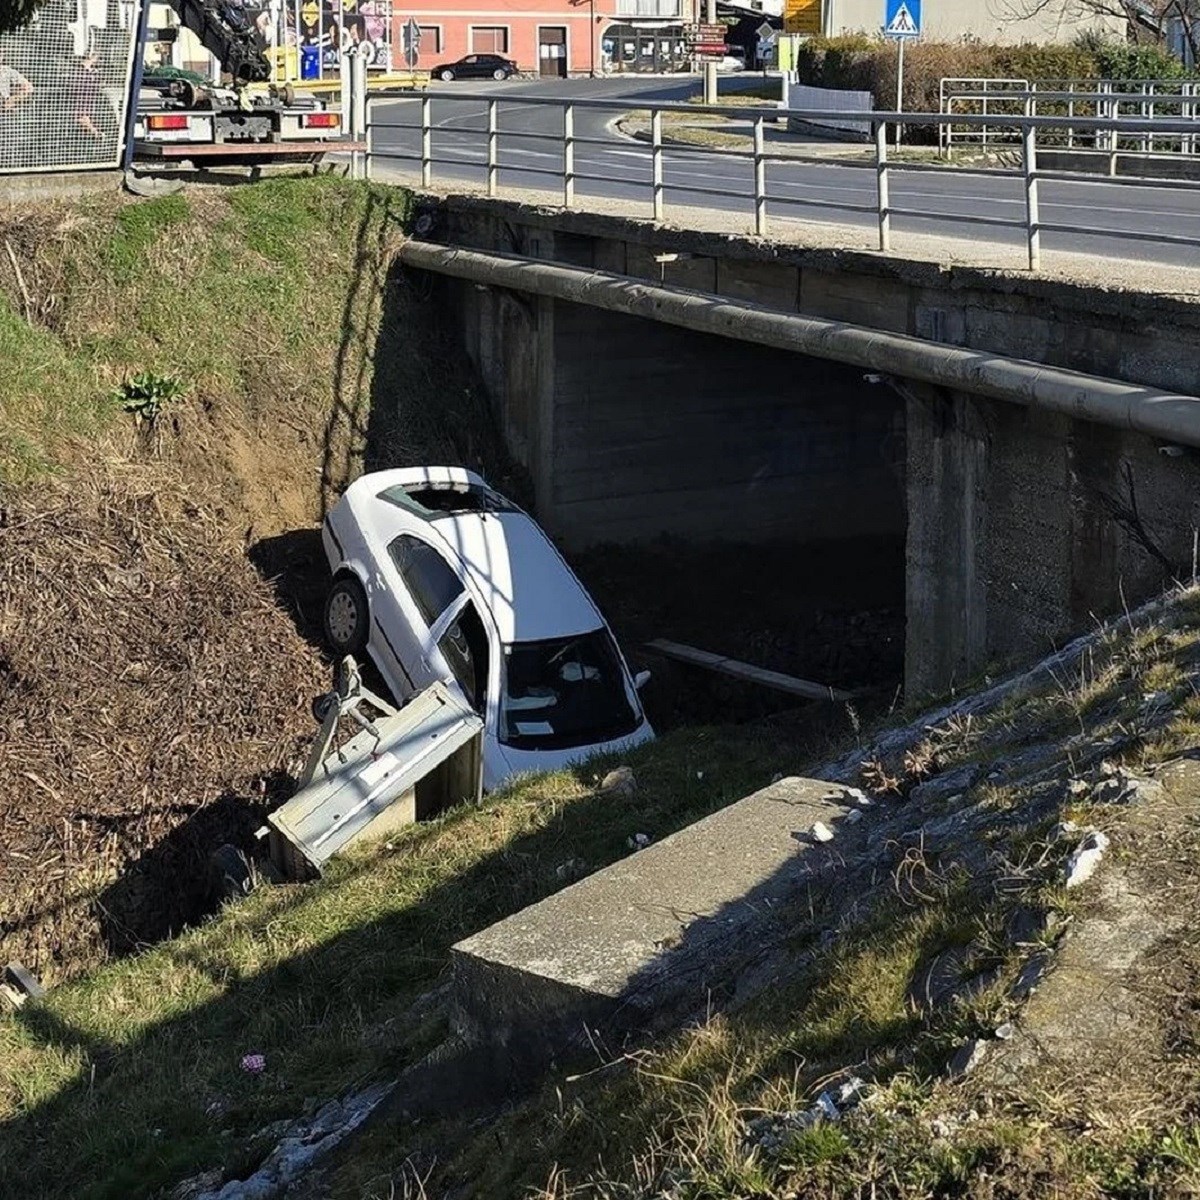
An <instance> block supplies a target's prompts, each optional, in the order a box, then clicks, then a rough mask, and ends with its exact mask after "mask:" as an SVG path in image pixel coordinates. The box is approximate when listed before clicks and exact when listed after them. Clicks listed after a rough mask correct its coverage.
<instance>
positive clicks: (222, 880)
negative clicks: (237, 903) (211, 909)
mask: <svg viewBox="0 0 1200 1200" xmlns="http://www.w3.org/2000/svg"><path fill="white" fill-rule="evenodd" d="M208 861H209V867H210V869H211V871H212V879H213V889H214V891H215V892H216V894H217V897H218V898H219V899H220V900H222V901H227V900H238V899H240V898H241V897H242V896H248V895H250V893H251V892H252V891H253V890H254V884H255V882H256V877H255V872H254V866H253V864H252V863H251V862H250V859H249V858H248V857H247V856H246V854H245V853H244V852H243V851H241V850H239V849H238V848H237V847H236V846H231V845H230V844H229V843H228V842H226V843H225V845H223V846H218V847H217V849H216V850H214V851H213V852H212V855H211V857H210V858H209V860H208Z"/></svg>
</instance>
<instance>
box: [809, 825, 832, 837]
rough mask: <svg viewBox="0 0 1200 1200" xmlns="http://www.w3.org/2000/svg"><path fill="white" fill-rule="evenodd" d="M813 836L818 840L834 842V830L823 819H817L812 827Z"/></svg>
mask: <svg viewBox="0 0 1200 1200" xmlns="http://www.w3.org/2000/svg"><path fill="white" fill-rule="evenodd" d="M812 836H813V838H814V840H815V841H818V842H832V841H833V830H832V829H830V828H829V826H828V825H826V824H825V823H824V822H822V821H817V822H816V824H814V825H813V827H812Z"/></svg>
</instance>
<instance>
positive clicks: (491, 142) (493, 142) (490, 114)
mask: <svg viewBox="0 0 1200 1200" xmlns="http://www.w3.org/2000/svg"><path fill="white" fill-rule="evenodd" d="M499 183H500V105H499V103H498V102H497V101H495V100H489V101H488V106H487V194H488V195H489V196H494V195H495V194H496V192H497V190H498V187H499Z"/></svg>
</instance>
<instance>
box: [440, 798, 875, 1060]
mask: <svg viewBox="0 0 1200 1200" xmlns="http://www.w3.org/2000/svg"><path fill="white" fill-rule="evenodd" d="M851 807H853V801H852V800H851V799H850V798H849V797H848V796H847V795H846V793H845V790H844V789H843V788H842V787H841V786H839V785H837V784H829V783H825V782H822V781H820V780H812V779H784V780H780V781H779V782H777V783H775V784H772V785H771V786H770V787H768V788H764V789H763V790H762V791H759V792H755V793H754V794H753V795H751V796H749V797H747V798H746V799H744V800H740V801H738V802H737V803H735V804H732V805H730V806H729V807H728V808H725V809H722V810H721V811H719V812H716V813H714V814H712V815H711V816H709V817H707V818H705V819H704V820H702V821H699V822H698V823H696V824H695V825H692V826H689V827H688V828H687V829H683V830H681V831H680V832H678V833H676V834H673V835H672V836H671V837H669V838H666V839H664V840H663V841H662V842H659V843H657V844H655V845H652V846H650V847H648V848H647V849H645V850H642V851H639V852H638V853H636V854H632V855H630V856H629V857H628V858H626V859H623V860H622V861H620V862H618V863H614V864H613V865H612V866H610V867H607V868H606V869H604V870H602V871H598V872H597V873H596V874H594V875H592V876H590V877H588V878H586V879H583V880H581V881H580V882H578V883H576V884H574V885H573V886H571V887H569V888H566V889H565V890H564V891H561V892H558V893H557V894H556V895H554V896H551V897H549V898H548V899H546V900H543V901H542V902H541V903H539V904H535V905H533V906H531V907H530V908H527V909H525V910H524V911H523V912H520V913H517V914H515V915H514V916H512V917H509V918H508V919H507V920H504V921H501V922H500V923H499V924H497V925H493V926H492V927H491V928H489V929H485V930H484V931H483V932H481V933H478V934H476V935H475V936H473V937H470V938H467V939H466V940H465V941H463V942H460V943H459V944H458V945H457V946H455V947H454V949H453V953H452V961H453V970H454V990H455V997H456V1004H457V1008H458V1010H459V1018H460V1022H461V1029H462V1032H463V1033H464V1034H465V1035H466V1036H468V1037H479V1038H481V1039H486V1040H490V1041H498V1042H500V1043H502V1044H504V1045H505V1046H506V1048H507V1050H508V1052H509V1055H510V1057H511V1058H512V1059H513V1060H514V1061H515V1062H516V1063H518V1064H520V1063H521V1062H522V1061H524V1062H528V1063H531V1064H532V1063H535V1062H544V1061H545V1059H546V1058H548V1057H564V1056H568V1057H569V1056H570V1054H571V1052H572V1051H573V1050H578V1049H580V1048H584V1047H586V1046H587V1045H588V1044H589V1043H598V1044H604V1045H606V1046H608V1048H609V1049H610V1050H611V1049H613V1048H614V1047H615V1046H616V1045H619V1044H620V1040H621V1038H622V1037H624V1036H626V1035H628V1034H629V1033H631V1032H637V1031H649V1030H654V1029H661V1028H666V1027H669V1026H671V1025H673V1024H677V1023H678V1022H679V1021H681V1020H684V1019H686V1018H687V1017H688V1016H689V1015H691V1014H693V1013H703V1012H704V1011H705V1010H707V1009H710V1008H720V1007H722V1006H724V1005H725V1004H727V1003H728V1002H729V1001H730V1000H732V999H734V998H735V997H739V998H740V996H742V995H744V994H745V993H746V991H747V989H748V988H749V987H751V986H753V987H754V988H755V990H757V989H758V988H760V987H762V986H765V985H766V984H767V983H769V981H770V978H771V969H770V961H771V957H772V953H773V952H774V951H777V950H778V948H779V946H780V944H781V943H782V942H784V941H785V940H790V939H791V938H792V937H793V936H794V935H795V934H796V933H797V932H799V931H800V930H802V929H804V928H808V929H809V930H810V931H811V930H812V929H814V928H819V927H820V925H821V922H822V919H823V916H824V915H825V914H827V912H828V911H830V909H829V906H828V905H827V904H826V902H825V900H824V899H823V896H829V897H834V896H838V895H840V893H841V892H842V891H843V890H844V887H845V872H844V867H845V862H846V859H847V858H848V857H850V856H851V855H852V854H853V852H854V848H855V847H857V846H858V844H859V842H860V841H861V840H862V835H861V834H860V833H859V832H858V831H859V830H861V829H862V828H863V825H865V824H866V822H862V823H859V824H858V825H853V824H852V823H846V824H843V823H842V819H843V817H844V816H845V814H846V813H847V812H848V811H849V809H850V808H851ZM818 821H820V822H822V823H823V824H824V825H826V826H828V827H829V828H830V829H832V830H834V831H835V836H834V838H833V840H832V841H829V842H821V841H820V840H819V839H818V838H817V837H814V836H813V832H812V830H813V826H814V824H815V823H816V822H818ZM793 957H794V955H793ZM751 980H753V981H754V983H753V985H751V982H750V981H751Z"/></svg>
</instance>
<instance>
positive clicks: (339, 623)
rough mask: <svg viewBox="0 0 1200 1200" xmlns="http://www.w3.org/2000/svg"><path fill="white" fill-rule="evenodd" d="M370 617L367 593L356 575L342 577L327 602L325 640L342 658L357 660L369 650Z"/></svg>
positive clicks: (336, 581) (336, 582)
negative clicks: (353, 656)
mask: <svg viewBox="0 0 1200 1200" xmlns="http://www.w3.org/2000/svg"><path fill="white" fill-rule="evenodd" d="M369 622H370V614H369V613H368V611H367V593H366V592H364V591H363V586H362V584H361V583H359V582H358V580H357V579H355V578H354V576H353V575H340V576H339V577H338V578H337V579H335V580H334V581H333V587H331V588H330V589H329V595H328V596H327V597H326V598H325V622H324V624H325V638H326V640H327V641H328V642H329V645H330V646H331V647H332V648H333V649H334V650H335V651H337V654H338V657H339V658H341V657H342V656H344V655H346V654H353V655H355V656H356V657H357V656H359V655H361V654H362V652H363V651H364V650H365V649H366V647H367V630H368V628H369Z"/></svg>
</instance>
